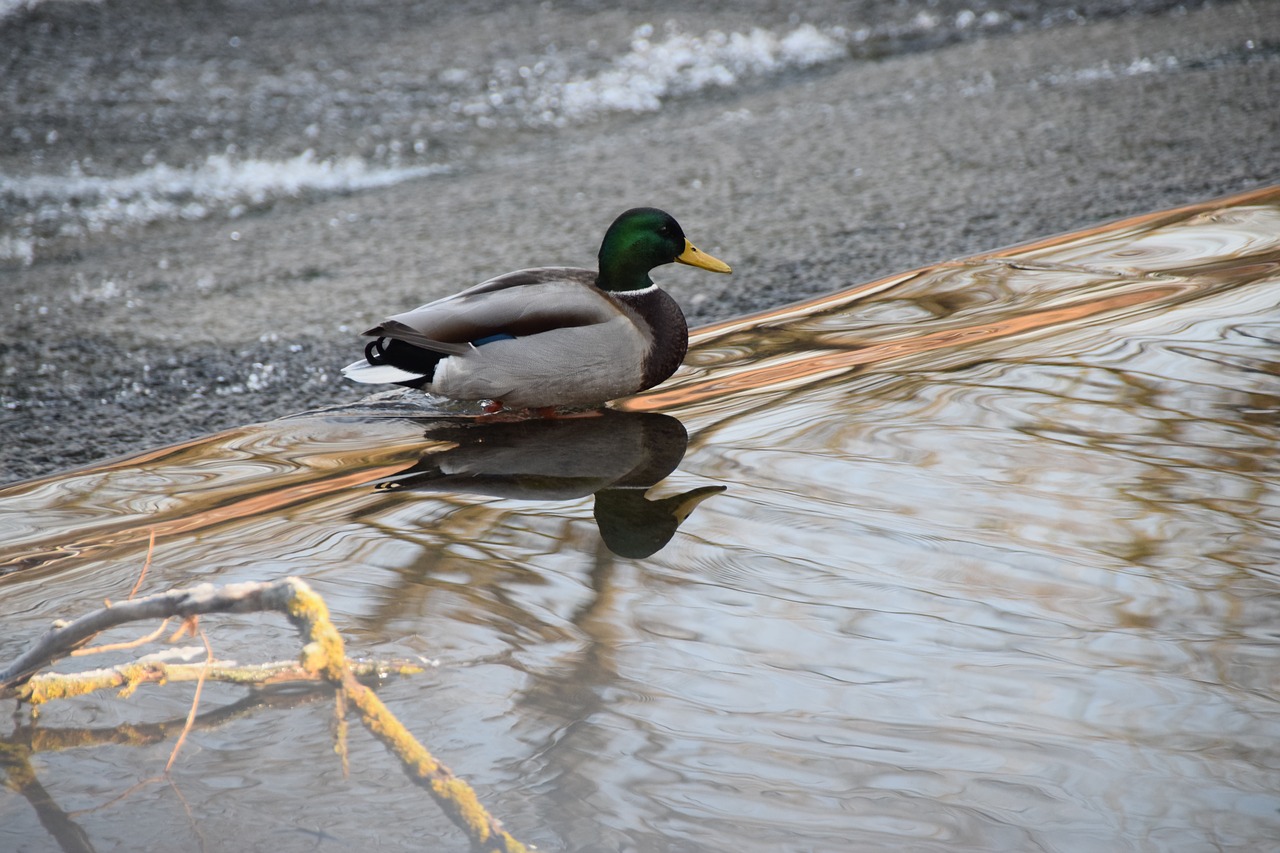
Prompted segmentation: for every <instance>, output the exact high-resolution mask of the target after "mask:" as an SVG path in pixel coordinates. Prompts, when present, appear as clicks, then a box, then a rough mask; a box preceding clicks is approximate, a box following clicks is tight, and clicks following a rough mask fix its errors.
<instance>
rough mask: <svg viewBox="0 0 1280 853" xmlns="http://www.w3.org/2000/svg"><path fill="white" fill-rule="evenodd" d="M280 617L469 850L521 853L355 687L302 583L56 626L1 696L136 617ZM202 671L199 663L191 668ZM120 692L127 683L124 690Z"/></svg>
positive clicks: (176, 599)
mask: <svg viewBox="0 0 1280 853" xmlns="http://www.w3.org/2000/svg"><path fill="white" fill-rule="evenodd" d="M261 610H276V611H279V612H281V613H284V614H285V615H286V616H287V617H288V619H289V621H290V622H291V623H292V624H293V626H294V627H295V628H296V629H297V630H298V632H299V634H301V635H302V638H303V640H304V642H305V645H304V646H303V649H302V654H301V657H300V664H301V667H302V668H303V669H304V670H305V671H307V672H310V673H315V674H316V675H319V676H321V677H323V678H324V679H325V680H326V681H328V682H330V683H331V684H333V685H335V686H336V687H338V688H340V689H341V690H342V691H343V693H344V694H345V696H346V698H347V700H348V701H349V702H351V703H352V704H354V705H355V706H356V707H357V708H358V709H359V710H360V717H361V721H362V722H363V723H364V725H365V726H366V727H367V728H368V729H369V731H370V732H371V733H373V735H374V736H375V737H377V738H378V739H379V740H381V741H382V742H383V744H384V745H386V746H387V747H388V748H389V749H390V750H391V751H392V752H393V753H395V755H396V757H397V758H399V759H400V761H401V763H402V764H403V765H404V767H405V769H406V770H407V771H408V772H409V774H410V775H411V776H412V777H413V778H414V780H415V781H417V782H419V783H420V784H422V785H424V786H425V787H426V788H427V790H428V791H429V792H430V793H431V795H432V797H433V798H434V799H435V800H436V802H437V803H438V804H439V805H440V807H441V808H442V809H443V810H444V812H445V814H447V815H448V816H449V817H450V819H452V820H453V821H454V823H456V824H458V826H459V827H461V828H462V829H463V831H464V832H466V833H467V835H468V837H470V839H471V841H472V844H473V846H474V847H475V848H476V849H478V850H482V851H486V853H489V851H492V853H527V850H528V848H526V847H525V846H524V845H523V844H521V843H520V842H519V841H517V840H516V839H515V838H513V837H512V836H511V835H510V834H509V833H508V832H507V831H506V830H504V829H503V828H502V824H501V823H500V822H499V821H498V820H497V819H496V818H494V817H493V815H491V814H489V812H488V811H486V810H485V808H484V806H482V805H481V804H480V801H479V798H477V797H476V793H475V791H474V790H473V789H472V788H471V786H470V785H468V784H467V783H466V782H464V781H463V780H462V779H459V778H458V777H457V776H455V775H454V774H453V771H451V770H450V769H449V768H448V767H446V766H445V765H443V764H441V763H440V762H439V761H438V760H437V759H436V758H435V756H433V755H432V754H431V752H430V751H429V750H428V749H427V748H426V747H424V746H423V745H422V744H421V743H419V742H418V741H417V740H416V739H415V738H414V737H413V735H412V734H410V733H409V730H408V729H406V728H405V727H404V725H403V724H402V723H401V722H400V721H399V720H398V719H396V717H395V715H394V714H392V713H391V711H390V710H388V709H387V707H386V705H384V704H383V703H382V700H381V699H379V698H378V697H377V695H376V694H375V693H374V692H373V691H372V690H370V689H368V688H367V687H365V686H364V685H363V684H361V683H360V682H359V681H357V680H356V675H355V674H354V673H353V672H352V669H351V667H350V666H349V665H348V663H347V659H346V653H345V649H344V647H343V642H342V637H341V636H340V635H339V634H338V631H337V629H336V628H334V626H333V623H332V622H331V621H330V619H329V608H328V606H327V605H326V604H325V603H324V600H323V599H322V598H320V596H319V595H317V594H316V593H315V592H314V591H313V590H312V589H311V587H310V586H308V585H307V584H306V582H304V581H302V580H299V579H297V578H285V579H283V580H279V581H273V582H270V583H239V584H231V585H228V586H225V587H215V586H213V585H212V584H201V585H199V586H196V587H192V588H191V589H185V590H174V591H172V592H164V593H157V594H155V595H149V596H146V597H144V598H139V599H133V600H130V601H126V602H124V603H121V604H108V606H106V607H104V608H102V609H100V610H95V611H94V612H92V613H89V614H86V615H84V616H82V617H80V618H79V619H76V620H74V621H73V622H67V623H57V624H55V625H54V627H53V628H51V629H50V630H48V631H46V632H45V633H44V635H42V636H41V637H40V638H39V639H38V640H37V641H36V643H35V645H33V646H32V647H31V648H30V649H28V650H27V652H26V653H24V654H23V655H22V656H20V657H19V658H18V659H17V660H16V661H14V662H13V663H12V664H10V665H9V666H8V667H6V668H5V669H3V670H0V696H4V695H12V694H13V693H15V692H17V691H16V690H15V688H17V687H18V686H19V685H22V684H24V683H26V682H28V681H30V680H32V677H33V676H34V675H35V673H37V672H38V671H39V670H40V669H42V668H43V667H45V666H47V665H49V664H50V663H52V662H53V661H55V660H58V659H59V658H62V657H65V656H67V655H68V654H70V653H71V651H72V650H74V649H76V648H78V647H79V646H81V645H83V644H84V643H86V642H88V641H89V639H91V638H92V637H94V636H95V635H97V634H99V633H101V632H102V631H105V630H107V629H108V628H113V627H116V626H118V625H123V624H125V623H127V622H133V621H136V620H140V619H166V618H170V617H174V616H180V617H182V618H184V619H187V618H190V617H193V616H198V615H202V614H207V613H249V612H254V611H261ZM197 668H198V669H204V668H205V665H204V664H199V665H197ZM126 689H127V684H126Z"/></svg>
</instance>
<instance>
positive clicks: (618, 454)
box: [375, 409, 725, 558]
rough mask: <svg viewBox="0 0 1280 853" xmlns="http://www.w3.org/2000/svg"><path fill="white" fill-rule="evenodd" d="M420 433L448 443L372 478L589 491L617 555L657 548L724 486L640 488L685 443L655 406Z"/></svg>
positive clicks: (448, 487) (443, 424)
mask: <svg viewBox="0 0 1280 853" xmlns="http://www.w3.org/2000/svg"><path fill="white" fill-rule="evenodd" d="M426 438H427V439H428V440H429V441H432V442H434V443H437V446H438V443H440V442H447V445H446V446H445V447H444V448H443V449H434V448H433V449H432V450H431V451H429V452H427V453H426V454H424V455H423V457H422V458H421V459H420V460H418V462H417V463H416V464H414V465H413V466H412V467H410V468H406V469H405V470H404V471H401V472H400V473H398V474H394V475H392V476H390V477H386V478H384V479H382V480H381V481H379V482H378V483H376V484H375V488H377V489H379V490H383V491H396V490H405V489H412V490H415V491H432V492H453V493H465V494H480V495H489V496H491V497H503V498H516V499H520V500H546V501H552V500H566V499H572V498H580V497H585V496H587V495H592V494H594V495H595V510H594V515H595V520H596V525H597V526H598V527H599V529H600V537H601V538H602V539H603V540H604V543H605V545H606V546H607V547H608V548H609V550H610V551H612V552H613V553H615V554H617V555H618V556H620V557H631V558H641V557H648V556H650V555H651V554H654V553H657V551H658V550H660V549H661V548H662V547H663V546H665V545H666V544H667V543H668V542H669V541H671V537H672V536H674V535H675V532H676V529H677V528H679V527H680V525H681V524H682V523H683V522H684V520H685V519H686V518H688V517H689V514H690V513H691V512H693V510H694V508H695V507H697V506H698V504H700V503H701V502H702V501H704V500H706V499H707V498H709V497H711V496H712V495H714V494H718V493H719V492H723V491H724V490H725V487H724V486H702V487H700V488H696V489H690V490H689V491H687V492H683V493H681V494H678V495H674V496H672V497H666V498H656V499H650V498H649V497H648V492H649V490H650V489H651V488H652V487H653V486H655V485H656V484H657V483H658V482H659V481H661V480H662V479H663V478H665V477H666V476H667V475H668V474H670V473H671V472H672V471H674V470H675V468H676V466H677V465H679V464H680V460H681V459H683V458H684V453H685V449H686V448H687V447H688V444H689V434H688V432H687V431H686V430H685V428H684V424H682V423H681V422H680V421H679V420H677V419H676V418H673V417H671V416H670V415H662V414H657V413H654V412H618V411H614V410H612V409H605V410H603V411H601V412H599V413H592V414H590V415H586V416H582V417H565V418H555V419H531V420H520V421H484V420H471V421H459V420H449V421H435V422H432V423H430V424H429V425H428V427H427V430H426Z"/></svg>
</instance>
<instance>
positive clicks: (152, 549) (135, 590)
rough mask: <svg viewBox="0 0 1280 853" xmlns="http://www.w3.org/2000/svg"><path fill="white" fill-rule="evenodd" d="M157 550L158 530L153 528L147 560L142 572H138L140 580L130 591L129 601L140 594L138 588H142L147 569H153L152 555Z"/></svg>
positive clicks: (148, 545) (148, 544) (135, 582)
mask: <svg viewBox="0 0 1280 853" xmlns="http://www.w3.org/2000/svg"><path fill="white" fill-rule="evenodd" d="M155 550H156V529H155V528H154V527H153V528H151V539H150V540H149V541H148V542H147V559H146V561H145V562H143V564H142V571H141V572H138V579H137V580H136V581H134V584H133V589H131V590H129V600H130V601H133V597H134V596H135V595H137V594H138V588H139V587H141V586H142V579H143V578H145V577H146V576H147V569H149V568H151V555H152V553H154V552H155Z"/></svg>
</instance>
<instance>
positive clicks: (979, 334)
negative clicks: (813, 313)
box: [618, 285, 1186, 411]
mask: <svg viewBox="0 0 1280 853" xmlns="http://www.w3.org/2000/svg"><path fill="white" fill-rule="evenodd" d="M1185 289H1186V288H1185V287H1181V286H1173V285H1165V286H1160V287H1148V288H1143V289H1142V290H1138V291H1132V292H1129V293H1121V294H1117V295H1115V296H1110V297H1106V298H1103V299H1094V300H1088V301H1086V302H1080V303H1077V304H1074V305H1068V306H1066V307H1064V308H1053V309H1049V310H1047V311H1037V312H1034V313H1031V314H1026V315H1023V316H1020V317H1012V318H1010V319H1008V320H1002V321H996V322H991V323H981V324H979V325H976V326H966V327H963V328H960V329H947V330H945V331H941V332H934V333H932V334H927V335H920V336H919V337H915V338H910V339H908V340H900V341H890V342H888V343H881V344H869V345H867V346H865V347H861V348H859V349H854V350H846V351H840V352H832V353H827V354H825V355H816V356H804V357H800V358H797V359H795V360H793V361H790V362H787V363H786V364H775V365H770V366H767V367H761V368H756V369H748V370H743V371H741V372H739V373H736V374H733V375H731V376H728V377H725V378H717V379H711V380H704V381H701V382H694V383H692V384H689V385H685V386H683V387H678V388H672V389H670V390H668V391H659V392H655V393H649V394H645V395H644V396H639V397H633V398H630V399H628V400H626V401H623V402H622V403H620V404H618V408H620V409H623V410H624V411H650V410H665V409H668V408H673V407H679V406H688V405H692V404H694V403H700V402H702V401H704V400H709V399H714V398H718V397H721V396H723V395H725V394H738V393H744V392H747V391H752V390H758V389H761V388H770V387H779V386H783V385H789V384H794V383H795V382H797V381H799V380H802V379H814V378H818V377H820V376H825V375H829V374H832V373H838V372H842V371H845V370H849V369H850V368H853V367H861V366H866V365H870V364H877V363H880V362H883V361H888V360H890V359H895V358H902V357H904V356H910V355H919V354H920V353H925V352H929V351H931V350H937V349H943V348H946V347H954V346H960V345H968V344H975V343H980V342H983V341H988V340H992V339H995V338H1003V337H1009V336H1011V335H1017V334H1022V333H1025V332H1031V331H1035V330H1037V329H1043V328H1045V327H1048V326H1056V325H1059V324H1063V323H1068V322H1072V321H1077V320H1081V319H1084V318H1086V317H1093V316H1095V315H1098V314H1102V313H1106V312H1109V311H1116V310H1120V309H1123V308H1130V307H1132V306H1134V305H1142V304H1145V303H1148V302H1158V301H1160V300H1162V299H1166V298H1169V297H1171V296H1174V295H1176V294H1178V293H1180V292H1182V291H1184V290H1185Z"/></svg>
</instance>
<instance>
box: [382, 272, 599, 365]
mask: <svg viewBox="0 0 1280 853" xmlns="http://www.w3.org/2000/svg"><path fill="white" fill-rule="evenodd" d="M595 278H596V274H595V273H594V272H592V271H591V270H585V269H577V268H574V267H540V268H537V269H528V270H520V271H518V272H512V273H507V274H506V275H501V276H498V277H497V278H492V279H489V280H488V281H485V282H481V283H480V284H477V285H476V286H475V287H472V288H469V289H467V290H464V291H462V292H461V293H458V294H455V295H453V296H448V297H445V298H444V299H438V300H436V301H435V302H429V303H427V304H426V305H423V306H421V307H418V308H415V309H413V310H412V311H405V312H404V313H401V314H394V315H392V316H391V317H388V318H387V319H386V320H384V321H382V322H381V323H379V324H378V325H377V326H374V327H373V328H372V329H370V330H368V331H367V332H365V334H366V335H369V336H371V337H386V338H392V339H394V340H399V341H404V342H405V343H407V344H412V345H413V346H418V347H423V348H424V349H429V350H432V351H435V352H440V353H446V354H449V355H462V354H464V353H466V352H467V351H468V350H469V349H470V348H471V347H472V346H473V344H474V343H475V342H477V341H484V340H485V339H487V338H493V337H495V336H511V337H525V336H528V335H536V334H539V333H541V332H546V331H550V330H552V329H560V328H573V327H577V326H589V325H594V324H597V323H606V322H608V321H610V320H613V319H616V318H617V317H618V316H619V314H620V313H621V309H620V308H619V306H618V304H617V303H616V302H615V301H614V300H612V299H610V298H609V297H608V296H606V295H605V294H604V292H603V291H601V290H599V289H597V288H596V287H595V286H594V284H595Z"/></svg>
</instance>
